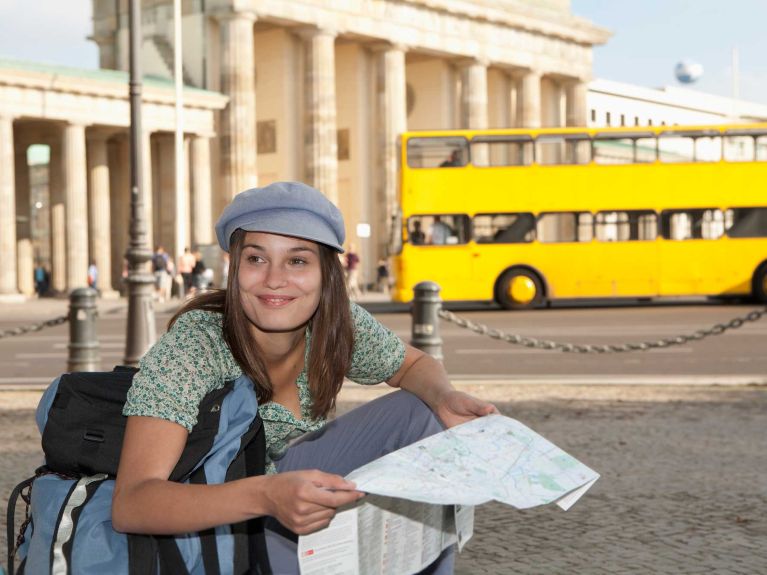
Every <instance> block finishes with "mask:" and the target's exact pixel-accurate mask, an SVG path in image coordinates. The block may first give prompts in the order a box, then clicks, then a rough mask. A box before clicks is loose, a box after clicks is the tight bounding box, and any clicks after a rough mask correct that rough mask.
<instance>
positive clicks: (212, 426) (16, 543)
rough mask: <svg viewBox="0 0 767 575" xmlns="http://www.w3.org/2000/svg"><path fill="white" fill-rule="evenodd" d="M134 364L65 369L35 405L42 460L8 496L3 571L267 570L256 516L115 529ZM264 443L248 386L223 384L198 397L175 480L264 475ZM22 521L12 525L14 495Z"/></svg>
mask: <svg viewBox="0 0 767 575" xmlns="http://www.w3.org/2000/svg"><path fill="white" fill-rule="evenodd" d="M136 371H137V370H136V369H134V368H126V367H117V368H115V370H114V371H112V372H106V373H94V372H91V373H68V374H64V375H62V376H60V377H59V378H57V379H56V380H55V381H54V382H53V383H52V384H51V385H50V386H49V387H48V389H47V390H46V392H45V393H44V394H43V397H42V399H41V400H40V404H39V406H38V408H37V415H36V419H37V425H38V428H39V429H40V430H41V433H42V447H43V452H44V453H45V464H44V465H43V466H42V467H40V468H38V469H37V470H36V471H35V475H34V476H33V477H30V478H28V479H26V480H24V481H22V482H21V483H20V484H19V485H17V486H16V488H15V489H14V490H13V493H12V494H11V497H10V499H9V502H8V517H7V529H8V575H14V559H16V560H19V561H20V564H19V568H18V571H17V573H18V575H22V574H26V575H37V574H39V573H56V574H57V575H58V574H67V575H69V574H75V575H80V574H85V575H88V574H99V575H100V574H102V573H110V575H111V574H115V575H118V574H124V575H144V574H148V575H165V574H173V575H176V574H180V575H186V574H189V575H197V574H200V575H201V574H203V573H204V574H205V575H225V574H233V575H239V574H243V573H253V574H259V575H268V574H270V573H271V570H270V567H269V561H268V557H267V555H266V543H265V539H264V533H263V521H262V519H261V518H257V519H252V520H250V521H246V522H243V523H239V524H234V525H224V526H219V527H216V528H215V529H207V530H205V531H201V532H199V533H187V534H182V535H175V536H165V535H162V536H161V535H157V536H155V535H143V534H124V533H118V532H117V531H115V530H114V529H112V523H111V506H112V493H113V491H114V478H115V475H116V473H117V465H118V463H119V461H120V450H121V448H122V440H123V435H124V432H125V424H126V422H127V418H126V417H124V416H123V415H122V409H123V404H124V403H125V400H126V394H127V392H128V389H129V388H130V385H131V382H132V380H133V376H134V375H135V373H136ZM265 453H266V446H265V441H264V430H263V425H262V421H261V418H260V416H259V415H258V404H257V401H256V394H255V390H254V387H253V384H252V382H251V381H250V379H248V378H247V377H246V376H241V377H239V378H238V379H236V380H234V381H229V382H227V383H226V384H225V385H224V387H223V388H221V389H218V390H214V391H212V392H210V393H209V394H208V395H206V396H205V397H204V398H203V400H202V402H201V403H200V408H199V414H198V421H197V424H196V425H195V426H194V428H193V429H192V431H191V432H190V434H189V438H188V440H187V443H186V446H185V447H184V450H183V453H182V455H181V457H180V459H179V462H178V464H177V465H176V467H175V468H174V470H173V472H172V473H171V476H170V479H171V480H173V481H180V482H190V483H211V484H213V483H223V482H224V481H232V480H234V479H239V478H242V477H246V476H253V475H262V474H263V473H264V467H265ZM19 496H21V498H22V499H23V500H24V502H25V503H26V506H27V509H26V515H25V518H26V520H25V522H24V524H23V525H22V527H21V529H20V530H19V534H18V537H17V536H16V533H15V529H14V520H15V515H16V503H17V500H18V497H19Z"/></svg>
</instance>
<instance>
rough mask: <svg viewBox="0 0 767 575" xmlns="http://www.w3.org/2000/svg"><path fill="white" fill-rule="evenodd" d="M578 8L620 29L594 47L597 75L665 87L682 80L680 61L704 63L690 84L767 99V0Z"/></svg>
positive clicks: (627, 0) (575, 0) (580, 0)
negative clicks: (735, 84)
mask: <svg viewBox="0 0 767 575" xmlns="http://www.w3.org/2000/svg"><path fill="white" fill-rule="evenodd" d="M571 6H572V12H573V14H575V15H577V16H582V17H584V18H586V19H588V20H591V21H592V22H594V23H595V24H597V25H598V26H601V27H603V28H607V29H608V30H610V31H611V32H613V36H612V38H610V40H609V41H608V42H607V44H605V45H604V46H598V47H596V48H595V49H594V77H595V78H604V79H607V80H617V81H620V82H628V83H631V84H638V85H640V86H647V87H651V88H659V87H662V86H673V85H679V83H678V82H677V81H676V79H675V77H674V66H675V65H676V64H677V62H679V61H680V60H683V59H689V60H693V61H695V62H698V63H700V64H701V65H702V66H703V70H704V72H703V76H702V77H701V79H700V80H698V81H697V82H696V83H695V84H692V85H690V86H689V87H691V88H693V89H696V90H700V91H702V92H708V93H712V94H718V95H721V96H732V93H733V81H732V49H733V48H737V49H738V61H739V65H738V68H739V74H738V75H739V78H740V82H739V92H740V97H741V98H742V99H744V100H749V101H752V102H757V103H761V104H767V58H766V57H765V56H767V0H571Z"/></svg>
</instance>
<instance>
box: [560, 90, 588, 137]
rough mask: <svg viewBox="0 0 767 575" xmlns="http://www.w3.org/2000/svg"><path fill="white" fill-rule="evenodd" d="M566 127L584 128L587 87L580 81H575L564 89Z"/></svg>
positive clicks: (586, 110) (586, 113)
mask: <svg viewBox="0 0 767 575" xmlns="http://www.w3.org/2000/svg"><path fill="white" fill-rule="evenodd" d="M565 90H566V92H565V98H566V116H567V120H566V121H567V125H568V126H576V127H586V124H587V122H588V109H587V108H588V105H587V104H586V93H587V86H586V82H584V81H582V80H575V81H574V82H570V83H569V84H567V86H566V88H565Z"/></svg>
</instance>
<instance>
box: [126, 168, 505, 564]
mask: <svg viewBox="0 0 767 575" xmlns="http://www.w3.org/2000/svg"><path fill="white" fill-rule="evenodd" d="M216 232H217V236H218V241H219V244H220V245H221V248H222V249H223V250H224V251H226V252H229V253H230V258H231V259H230V261H231V264H230V265H231V268H230V273H229V276H228V283H227V288H226V290H218V291H213V292H209V293H206V294H202V295H201V296H199V297H197V298H195V299H193V300H191V301H190V302H189V303H188V304H187V305H186V306H185V307H184V308H183V309H182V310H181V311H180V312H179V313H178V314H176V316H175V317H174V318H173V320H172V321H171V327H170V329H169V331H168V332H167V333H166V334H165V335H163V337H162V338H161V339H160V340H159V341H158V342H157V344H156V345H155V346H154V347H153V348H152V349H151V350H149V352H148V353H147V354H146V356H145V357H144V358H143V359H142V360H141V364H140V371H139V373H138V374H137V375H136V376H135V378H134V380H133V386H132V388H131V391H130V394H129V397H128V402H127V403H126V406H125V410H124V413H125V415H127V416H128V424H127V429H126V433H125V441H124V446H123V451H122V456H121V460H120V468H119V471H118V475H117V481H116V487H115V495H114V499H113V524H114V526H115V528H116V529H118V530H121V531H128V532H134V533H154V534H174V533H185V532H190V531H199V530H202V529H206V528H210V527H213V526H218V525H224V524H230V523H237V522H240V521H244V520H246V519H250V518H253V517H258V516H270V517H271V518H273V519H272V520H270V524H269V528H268V530H267V545H268V549H269V560H270V562H271V564H272V566H273V569H274V571H275V572H277V573H292V572H295V573H297V572H298V561H297V557H296V542H295V539H296V538H295V534H305V533H310V532H313V531H316V530H318V529H321V528H323V527H325V526H326V525H327V524H328V523H329V522H330V520H331V519H332V518H333V516H334V515H335V512H336V509H337V508H338V507H339V506H341V505H345V504H347V503H350V502H353V501H355V500H357V499H358V498H360V497H362V495H363V494H362V493H360V492H358V491H355V490H354V484H352V483H350V482H348V481H345V480H344V479H343V475H345V474H347V473H349V472H350V471H352V470H353V469H355V468H357V467H359V466H360V465H363V464H364V463H367V462H369V461H371V460H373V459H375V458H377V457H380V456H381V455H384V454H385V453H388V452H390V451H393V450H395V449H398V448H399V447H402V446H404V445H408V444H410V443H412V442H414V441H417V440H418V439H421V438H423V437H426V436H428V435H431V434H433V433H436V432H437V431H439V430H441V429H442V427H443V426H445V427H451V426H453V425H456V424H459V423H462V422H464V421H468V420H470V419H473V418H475V417H479V416H482V415H486V414H489V413H494V412H496V411H497V410H496V409H495V407H493V406H492V405H491V404H488V403H485V402H483V401H480V400H478V399H475V398H473V397H471V396H469V395H466V394H464V393H462V392H459V391H456V390H455V389H453V387H452V386H451V385H450V383H449V382H448V378H447V374H446V372H445V370H444V368H443V367H442V365H441V364H440V363H439V362H437V361H435V360H434V359H432V358H431V357H430V356H428V355H426V354H424V353H422V352H420V351H418V350H416V349H415V348H412V347H410V346H408V345H406V344H404V343H403V342H402V341H401V340H400V339H399V338H398V337H396V336H395V335H394V334H393V333H392V332H390V331H389V330H388V329H386V328H385V327H383V326H382V325H381V324H380V323H378V322H377V321H376V320H375V319H374V318H373V317H372V316H370V315H369V314H368V313H367V312H365V311H364V310H363V309H362V308H360V307H358V306H356V305H354V304H351V303H350V302H349V298H348V295H347V292H346V287H345V278H344V273H343V269H342V266H341V264H340V262H339V259H338V257H337V256H338V253H341V252H343V248H342V247H341V246H342V245H343V242H344V239H345V237H344V236H345V232H344V225H343V219H342V217H341V213H340V211H339V210H338V209H337V208H336V207H335V206H334V205H333V204H332V203H331V202H330V201H328V200H327V199H326V198H325V197H324V196H323V195H322V194H321V193H320V192H318V191H317V190H315V189H313V188H311V187H309V186H306V185H304V184H300V183H294V182H288V183H276V184H272V185H269V186H266V187H264V188H260V189H252V190H248V191H246V192H243V193H241V194H239V195H238V196H237V197H236V198H235V199H234V200H233V201H232V203H231V204H230V205H229V206H228V207H227V208H226V209H225V210H224V213H223V214H222V216H221V218H220V219H219V221H218V223H217V225H216ZM243 374H245V375H247V376H248V377H249V378H250V380H251V381H252V382H253V385H254V388H255V393H256V395H257V397H258V402H259V413H260V415H261V417H262V419H263V421H264V428H265V432H266V443H267V474H266V475H264V476H258V477H248V478H246V479H242V480H239V481H233V482H229V483H224V484H219V485H187V484H179V483H174V482H171V481H169V480H168V477H169V475H170V473H171V471H172V470H173V468H174V466H175V465H176V463H177V461H178V459H179V456H180V454H181V452H182V450H183V448H184V445H185V442H186V438H187V436H188V433H189V431H190V430H191V429H192V427H193V426H194V424H195V422H196V419H197V411H198V405H199V402H200V400H201V399H202V398H203V397H204V396H205V395H206V394H207V393H208V392H210V391H211V390H214V389H216V388H220V387H222V386H223V384H224V382H226V381H229V380H232V379H234V378H237V377H239V376H241V375H243ZM344 377H346V378H348V379H351V380H353V381H356V382H358V383H362V384H375V383H380V382H383V381H386V382H387V383H388V384H389V385H390V386H392V387H395V388H400V391H397V392H394V393H391V394H387V395H386V396H384V397H382V398H379V399H377V400H375V401H372V402H370V403H368V404H366V405H364V406H362V407H360V408H358V409H356V410H353V411H351V412H349V413H347V414H345V415H344V416H341V417H339V418H338V419H335V420H333V421H332V422H330V423H328V421H327V417H328V416H329V415H330V414H331V413H332V411H333V409H334V407H335V400H336V396H337V395H338V392H339V391H340V389H341V385H342V383H343V379H344ZM299 437H300V439H298V438H299ZM286 530H287V531H286ZM436 569H437V570H438V571H439V572H451V571H452V556H451V555H450V554H445V555H444V556H443V558H442V559H441V560H440V562H439V564H438V565H437V566H436Z"/></svg>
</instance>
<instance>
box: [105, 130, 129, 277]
mask: <svg viewBox="0 0 767 575" xmlns="http://www.w3.org/2000/svg"><path fill="white" fill-rule="evenodd" d="M107 148H108V151H109V167H110V170H109V178H110V186H109V187H110V189H111V190H112V197H111V201H110V202H109V204H110V205H109V211H110V216H111V220H110V221H111V224H112V232H111V237H112V262H113V265H112V286H113V287H116V288H118V289H119V290H120V291H122V290H123V289H124V278H123V275H122V274H123V269H124V264H125V252H126V250H127V249H128V233H129V232H128V227H129V224H130V222H129V219H130V172H129V168H130V153H129V145H128V138H127V137H126V135H125V134H121V135H119V136H117V137H115V138H112V139H111V140H110V142H109V144H108V146H107Z"/></svg>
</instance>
